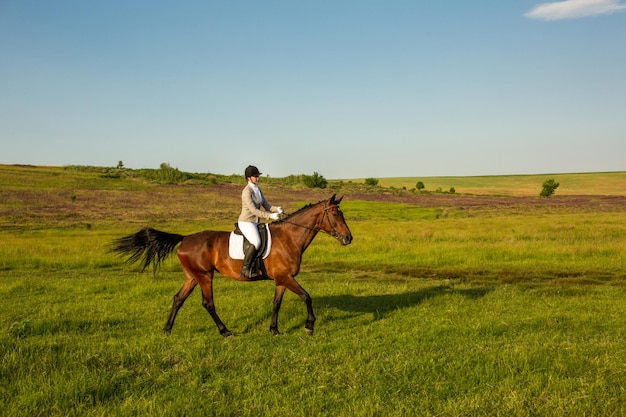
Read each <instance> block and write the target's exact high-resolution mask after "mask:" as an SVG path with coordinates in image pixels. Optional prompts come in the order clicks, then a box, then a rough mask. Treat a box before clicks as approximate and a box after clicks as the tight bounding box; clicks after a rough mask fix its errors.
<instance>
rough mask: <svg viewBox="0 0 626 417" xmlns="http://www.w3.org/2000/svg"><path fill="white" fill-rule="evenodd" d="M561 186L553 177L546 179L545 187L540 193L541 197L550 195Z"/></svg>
mask: <svg viewBox="0 0 626 417" xmlns="http://www.w3.org/2000/svg"><path fill="white" fill-rule="evenodd" d="M557 188H559V183H558V182H556V181H554V180H553V179H549V180H546V181H544V183H543V189H542V190H541V192H540V193H539V195H540V196H541V197H550V196H551V195H552V194H554V192H555V191H556V189H557Z"/></svg>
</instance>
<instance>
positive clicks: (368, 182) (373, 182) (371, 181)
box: [365, 178, 378, 186]
mask: <svg viewBox="0 0 626 417" xmlns="http://www.w3.org/2000/svg"><path fill="white" fill-rule="evenodd" d="M365 185H371V186H376V185H378V180H377V179H376V178H365Z"/></svg>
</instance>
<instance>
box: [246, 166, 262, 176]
mask: <svg viewBox="0 0 626 417" xmlns="http://www.w3.org/2000/svg"><path fill="white" fill-rule="evenodd" d="M245 175H246V178H248V177H260V176H261V173H260V172H259V169H258V168H257V167H255V166H253V165H248V167H247V168H246V173H245Z"/></svg>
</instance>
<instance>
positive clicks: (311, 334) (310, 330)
mask: <svg viewBox="0 0 626 417" xmlns="http://www.w3.org/2000/svg"><path fill="white" fill-rule="evenodd" d="M304 331H305V332H306V334H308V335H309V336H313V329H307V328H306V327H305V328H304Z"/></svg>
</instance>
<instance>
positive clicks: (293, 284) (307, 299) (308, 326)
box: [282, 278, 315, 336]
mask: <svg viewBox="0 0 626 417" xmlns="http://www.w3.org/2000/svg"><path fill="white" fill-rule="evenodd" d="M282 285H284V286H285V287H287V289H289V290H290V291H291V292H293V293H294V294H296V295H298V296H299V297H300V298H301V299H302V301H304V304H306V311H307V319H306V323H305V324H304V331H305V332H306V333H307V334H308V335H311V336H312V335H313V327H314V326H315V314H313V302H312V300H311V296H310V295H309V293H308V292H306V291H305V290H304V288H302V286H301V285H300V284H298V282H297V281H296V280H295V279H293V278H290V279H288V280H287V281H285V282H283V283H282ZM283 291H284V290H283Z"/></svg>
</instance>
